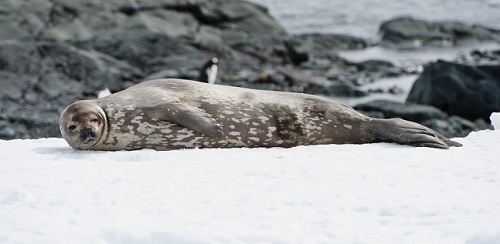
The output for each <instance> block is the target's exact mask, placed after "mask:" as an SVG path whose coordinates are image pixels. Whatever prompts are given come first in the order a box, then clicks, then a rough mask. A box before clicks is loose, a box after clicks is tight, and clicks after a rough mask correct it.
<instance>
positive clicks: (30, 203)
mask: <svg viewBox="0 0 500 244" xmlns="http://www.w3.org/2000/svg"><path fill="white" fill-rule="evenodd" d="M495 116H496V118H495V123H496V125H497V128H500V114H495ZM456 140H457V141H459V142H461V143H463V144H464V146H463V147H461V148H451V149H449V150H438V149H429V148H413V147H409V146H401V145H396V144H388V143H378V144H369V145H327V146H309V147H296V148H291V149H282V148H273V149H203V150H202V149H196V150H179V151H169V152H156V151H151V150H142V151H133V152H124V151H121V152H86V151H75V150H73V149H71V148H70V147H69V146H68V145H67V144H66V143H65V141H64V140H62V139H38V140H12V141H0V243H477V244H496V243H500V151H499V148H500V130H495V131H481V132H477V133H472V134H471V135H469V136H468V137H466V138H458V139H456Z"/></svg>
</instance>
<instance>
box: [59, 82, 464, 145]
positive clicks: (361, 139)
mask: <svg viewBox="0 0 500 244" xmlns="http://www.w3.org/2000/svg"><path fill="white" fill-rule="evenodd" d="M59 123H60V130H61V133H62V136H63V137H64V139H66V141H67V142H68V143H69V145H70V146H71V147H73V148H75V149H83V150H136V149H143V148H151V149H155V150H171V149H180V148H232V147H293V146H299V145H317V144H346V143H353V144H361V143H372V142H384V141H385V142H397V143H401V144H408V145H413V146H422V147H434V148H448V147H450V146H461V145H460V144H459V143H457V142H453V141H451V140H449V139H447V138H445V137H444V136H442V135H440V134H439V133H437V132H435V131H433V130H431V129H429V128H427V127H424V126H422V125H419V124H417V123H413V122H409V121H405V120H402V119H375V118H370V117H367V116H364V115H362V114H360V113H358V112H357V111H355V110H354V109H352V108H351V107H348V106H346V105H344V104H341V103H338V102H335V101H332V100H330V99H326V98H322V97H318V96H313V95H306V94H300V93H288V92H275V91H262V90H252V89H245V88H237V87H229V86H224V85H212V84H206V83H201V82H196V81H190V80H180V79H161V80H151V81H145V82H142V83H140V84H137V85H134V86H132V87H130V88H128V89H126V90H123V91H121V92H117V93H115V94H112V95H109V96H107V97H104V98H99V99H94V100H83V101H78V102H75V103H73V104H71V105H69V106H68V107H67V108H66V109H65V110H64V111H63V113H62V115H61V118H60V120H59Z"/></svg>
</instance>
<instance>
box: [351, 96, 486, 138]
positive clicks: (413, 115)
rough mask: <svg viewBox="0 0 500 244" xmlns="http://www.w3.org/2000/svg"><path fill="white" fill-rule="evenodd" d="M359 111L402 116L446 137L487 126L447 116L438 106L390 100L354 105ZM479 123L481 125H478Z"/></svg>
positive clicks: (385, 116) (368, 114)
mask: <svg viewBox="0 0 500 244" xmlns="http://www.w3.org/2000/svg"><path fill="white" fill-rule="evenodd" d="M354 108H355V109H356V110H358V111H359V112H361V113H363V114H365V115H367V116H370V117H373V118H402V119H406V120H410V121H414V122H417V123H420V124H422V125H425V126H427V127H429V128H431V129H433V130H435V131H437V132H439V133H441V134H443V135H444V136H446V137H450V138H451V137H465V136H467V135H468V134H469V133H470V132H472V131H478V130H481V129H486V128H489V126H488V125H487V124H486V122H484V121H483V123H482V124H481V122H480V121H482V120H480V121H479V122H478V123H474V122H471V121H469V120H466V119H464V118H461V117H459V116H450V117H448V116H447V115H446V114H445V113H444V112H443V111H441V110H439V109H438V108H435V107H432V106H427V105H419V104H411V103H405V104H403V103H397V102H391V101H383V100H378V101H373V102H369V103H364V104H359V105H356V106H355V107H354ZM479 124H481V125H479Z"/></svg>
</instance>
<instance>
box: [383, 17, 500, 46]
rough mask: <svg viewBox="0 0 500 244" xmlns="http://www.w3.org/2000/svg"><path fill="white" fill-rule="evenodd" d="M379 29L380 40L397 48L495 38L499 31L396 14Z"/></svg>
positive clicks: (499, 35)
mask: <svg viewBox="0 0 500 244" xmlns="http://www.w3.org/2000/svg"><path fill="white" fill-rule="evenodd" d="M379 32H380V33H381V35H382V43H387V44H396V45H398V46H400V47H420V46H427V45H437V46H451V45H455V44H457V43H458V42H462V41H498V40H500V31H499V30H493V29H490V28H487V27H483V26H480V25H467V24H464V23H460V22H454V21H442V22H427V21H424V20H418V19H414V18H411V17H399V18H396V19H393V20H389V21H387V22H384V23H383V24H382V25H381V26H380V30H379Z"/></svg>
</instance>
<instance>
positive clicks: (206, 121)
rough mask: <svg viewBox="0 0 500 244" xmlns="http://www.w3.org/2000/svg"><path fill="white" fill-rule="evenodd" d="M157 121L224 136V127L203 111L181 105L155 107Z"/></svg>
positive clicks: (170, 104) (214, 135)
mask: <svg viewBox="0 0 500 244" xmlns="http://www.w3.org/2000/svg"><path fill="white" fill-rule="evenodd" d="M154 111H155V115H157V116H155V117H157V118H155V119H158V120H164V121H168V122H172V123H176V124H178V125H180V126H182V127H185V128H188V129H190V130H194V131H196V132H200V133H203V134H205V135H208V136H212V137H217V136H222V135H224V133H223V131H222V126H221V125H220V124H219V123H217V121H216V120H215V119H214V118H213V117H212V116H211V115H210V114H208V113H207V112H205V111H204V110H203V109H200V108H196V107H193V106H189V105H186V104H181V103H164V104H160V105H157V106H155V108H154Z"/></svg>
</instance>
